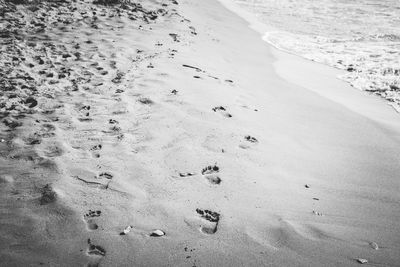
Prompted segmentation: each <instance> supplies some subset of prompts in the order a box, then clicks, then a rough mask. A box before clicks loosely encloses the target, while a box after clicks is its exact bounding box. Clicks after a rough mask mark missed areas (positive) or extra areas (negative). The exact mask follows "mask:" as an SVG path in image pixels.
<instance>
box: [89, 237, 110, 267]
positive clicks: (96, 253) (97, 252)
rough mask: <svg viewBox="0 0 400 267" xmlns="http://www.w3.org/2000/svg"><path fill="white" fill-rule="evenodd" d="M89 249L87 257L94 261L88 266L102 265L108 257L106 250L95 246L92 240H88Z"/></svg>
mask: <svg viewBox="0 0 400 267" xmlns="http://www.w3.org/2000/svg"><path fill="white" fill-rule="evenodd" d="M88 245H89V246H88V249H87V252H86V253H87V255H88V256H90V257H91V258H92V259H91V261H90V262H89V263H88V264H87V266H88V267H89V266H90V267H95V266H99V265H100V261H101V259H102V258H103V257H104V256H105V255H106V250H105V249H104V248H103V247H101V246H97V245H94V244H93V243H92V241H91V240H90V238H89V239H88Z"/></svg>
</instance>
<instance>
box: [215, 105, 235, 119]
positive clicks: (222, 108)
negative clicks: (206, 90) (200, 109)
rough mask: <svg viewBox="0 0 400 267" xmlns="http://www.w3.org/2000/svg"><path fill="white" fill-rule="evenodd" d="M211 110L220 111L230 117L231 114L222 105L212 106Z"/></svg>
mask: <svg viewBox="0 0 400 267" xmlns="http://www.w3.org/2000/svg"><path fill="white" fill-rule="evenodd" d="M212 110H213V111H214V112H218V113H221V114H222V115H223V116H224V117H227V118H232V115H231V114H230V113H228V112H227V111H226V108H225V107H223V106H219V107H213V108H212Z"/></svg>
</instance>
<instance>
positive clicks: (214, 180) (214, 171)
mask: <svg viewBox="0 0 400 267" xmlns="http://www.w3.org/2000/svg"><path fill="white" fill-rule="evenodd" d="M218 173H219V167H218V166H217V165H216V164H214V166H207V167H205V168H204V169H203V170H202V171H201V174H202V175H203V176H204V177H205V178H206V179H207V180H208V182H209V183H210V184H214V185H215V184H220V183H221V182H222V180H221V178H220V177H219V175H218Z"/></svg>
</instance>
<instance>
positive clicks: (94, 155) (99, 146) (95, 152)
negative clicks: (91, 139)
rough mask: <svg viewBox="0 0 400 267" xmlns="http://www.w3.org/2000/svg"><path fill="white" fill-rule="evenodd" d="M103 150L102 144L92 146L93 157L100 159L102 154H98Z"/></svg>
mask: <svg viewBox="0 0 400 267" xmlns="http://www.w3.org/2000/svg"><path fill="white" fill-rule="evenodd" d="M102 148H103V146H102V145H101V144H98V145H95V146H92V147H91V148H90V151H92V154H93V157H95V158H100V153H98V151H100V150H101V149H102Z"/></svg>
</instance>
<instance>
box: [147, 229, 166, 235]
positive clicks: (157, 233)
mask: <svg viewBox="0 0 400 267" xmlns="http://www.w3.org/2000/svg"><path fill="white" fill-rule="evenodd" d="M164 235H165V233H164V232H163V231H161V230H154V231H153V232H152V233H151V234H150V236H154V237H160V236H164Z"/></svg>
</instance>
